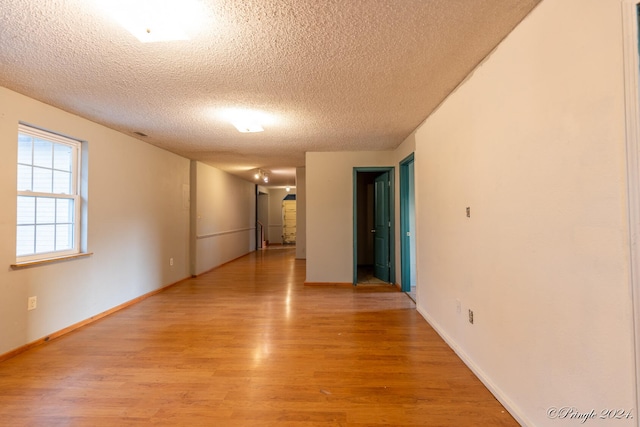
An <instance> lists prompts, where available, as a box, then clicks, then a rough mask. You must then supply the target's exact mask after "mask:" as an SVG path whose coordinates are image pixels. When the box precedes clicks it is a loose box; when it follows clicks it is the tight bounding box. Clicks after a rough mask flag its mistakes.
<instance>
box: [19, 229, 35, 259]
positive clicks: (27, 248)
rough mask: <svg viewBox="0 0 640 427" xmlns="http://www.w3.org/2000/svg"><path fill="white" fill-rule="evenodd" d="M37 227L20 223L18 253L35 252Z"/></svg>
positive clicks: (21, 254)
mask: <svg viewBox="0 0 640 427" xmlns="http://www.w3.org/2000/svg"><path fill="white" fill-rule="evenodd" d="M35 229H36V227H35V226H33V225H19V226H18V233H17V245H16V254H17V255H18V256H23V255H31V254H33V253H34V252H35Z"/></svg>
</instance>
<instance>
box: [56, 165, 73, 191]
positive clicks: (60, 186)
mask: <svg viewBox="0 0 640 427" xmlns="http://www.w3.org/2000/svg"><path fill="white" fill-rule="evenodd" d="M53 192H54V193H56V194H71V173H70V172H60V171H56V170H54V171H53Z"/></svg>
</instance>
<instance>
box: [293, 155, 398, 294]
mask: <svg viewBox="0 0 640 427" xmlns="http://www.w3.org/2000/svg"><path fill="white" fill-rule="evenodd" d="M392 154H393V153H390V152H387V151H366V152H365V151H360V152H337V153H307V155H306V194H307V202H306V208H307V215H306V217H307V223H306V226H307V281H308V282H338V283H351V282H352V281H353V168H354V167H368V166H394V164H393V155H392ZM397 275H398V274H397Z"/></svg>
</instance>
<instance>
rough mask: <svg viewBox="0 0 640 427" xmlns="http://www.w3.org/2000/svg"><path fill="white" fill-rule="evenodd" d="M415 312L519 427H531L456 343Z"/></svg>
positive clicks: (427, 318) (417, 308) (432, 322)
mask: <svg viewBox="0 0 640 427" xmlns="http://www.w3.org/2000/svg"><path fill="white" fill-rule="evenodd" d="M416 310H417V311H418V313H420V315H421V316H422V317H424V320H426V321H427V323H429V325H431V327H432V328H433V329H434V330H435V331H436V332H437V333H438V335H440V337H441V338H442V339H443V340H444V342H446V343H447V345H448V346H449V347H451V349H452V350H453V351H454V352H455V353H456V354H457V355H458V357H459V358H460V359H461V360H462V361H463V362H464V364H465V365H467V367H469V369H471V371H472V372H473V373H474V374H475V375H476V377H478V379H479V380H480V381H481V382H482V384H484V386H485V387H487V389H489V391H490V392H491V394H493V395H494V396H495V398H496V399H498V401H499V402H500V403H501V404H502V406H504V407H505V409H506V410H507V411H509V413H510V414H511V415H512V416H513V418H515V419H516V421H517V422H518V423H520V425H521V426H529V427H532V426H533V423H532V422H531V421H530V420H527V417H525V416H524V414H522V412H521V411H520V409H519V408H518V405H516V404H515V403H514V402H513V401H512V400H511V399H510V398H509V397H508V396H507V395H506V394H505V393H504V392H503V391H502V390H501V389H500V387H498V386H497V385H496V384H495V383H494V382H493V381H491V378H489V377H488V376H487V374H486V373H485V372H484V371H483V370H482V369H481V368H480V367H479V366H478V365H476V364H475V363H474V362H473V360H472V359H471V358H470V357H469V355H467V354H466V353H465V352H464V351H462V349H461V348H460V347H459V346H458V345H457V344H456V342H455V341H454V340H453V339H452V338H451V337H450V336H449V335H448V334H447V333H446V332H444V330H443V329H442V328H441V327H440V325H439V324H438V322H436V321H435V320H434V319H433V318H432V317H431V316H429V314H428V313H426V312H425V311H423V310H422V309H420V307H416Z"/></svg>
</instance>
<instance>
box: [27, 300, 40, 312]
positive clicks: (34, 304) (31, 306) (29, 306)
mask: <svg viewBox="0 0 640 427" xmlns="http://www.w3.org/2000/svg"><path fill="white" fill-rule="evenodd" d="M36 307H38V297H29V299H28V300H27V310H35V309H36Z"/></svg>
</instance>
